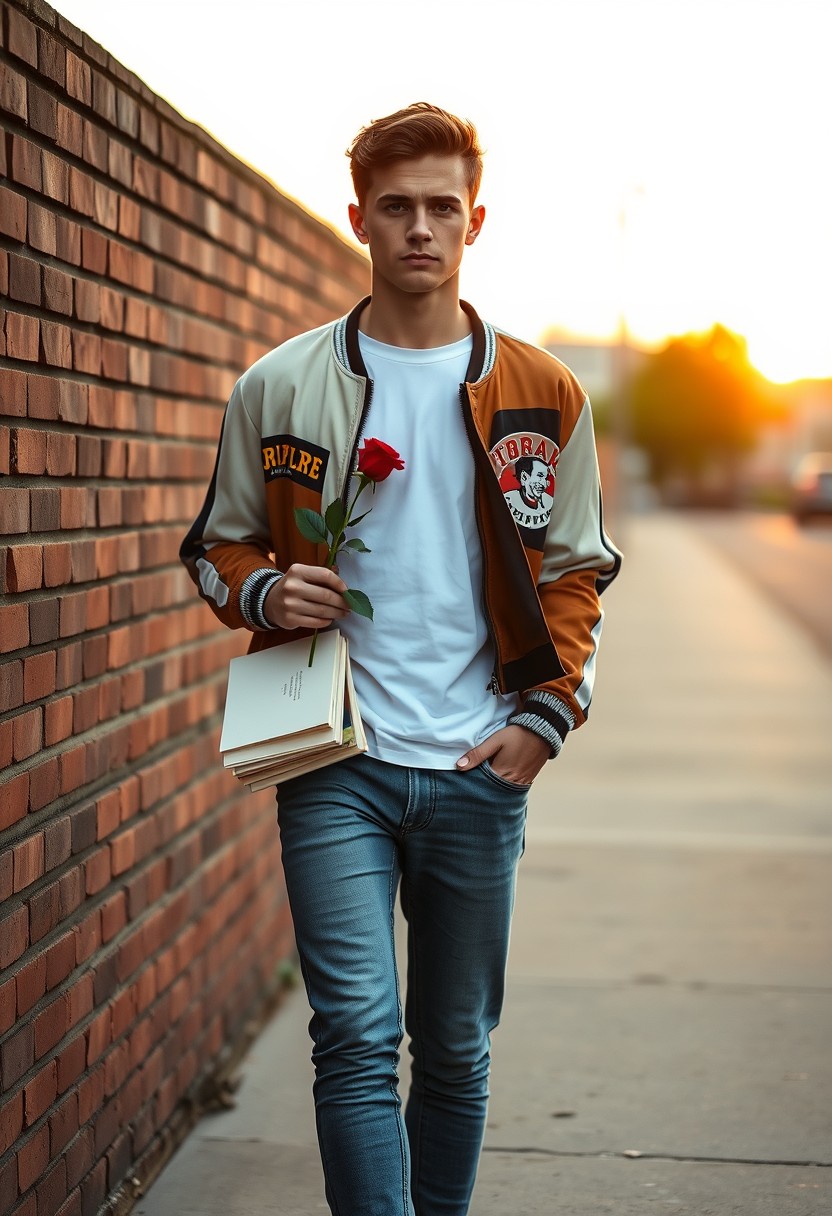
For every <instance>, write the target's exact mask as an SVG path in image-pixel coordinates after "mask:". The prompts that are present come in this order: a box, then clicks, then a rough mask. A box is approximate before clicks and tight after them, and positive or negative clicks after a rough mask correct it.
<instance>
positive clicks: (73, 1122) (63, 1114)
mask: <svg viewBox="0 0 832 1216" xmlns="http://www.w3.org/2000/svg"><path fill="white" fill-rule="evenodd" d="M77 1131H78V1095H77V1094H76V1093H71V1094H67V1096H66V1097H65V1098H64V1100H63V1102H61V1103H60V1105H59V1106H58V1107H56V1109H55V1111H54V1112H53V1113H52V1114H51V1115H50V1116H49V1151H50V1156H51V1158H52V1160H53V1161H54V1160H55V1158H56V1157H57V1156H58V1154H59V1153H61V1152H63V1150H64V1149H65V1148H66V1146H67V1145H68V1144H69V1142H70V1140H71V1139H72V1137H73V1136H74V1135H75V1134H76V1132H77Z"/></svg>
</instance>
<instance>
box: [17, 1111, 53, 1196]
mask: <svg viewBox="0 0 832 1216" xmlns="http://www.w3.org/2000/svg"><path fill="white" fill-rule="evenodd" d="M48 1165H49V1127H48V1125H47V1124H44V1125H43V1127H41V1128H40V1129H39V1130H38V1131H36V1132H35V1134H34V1136H32V1137H31V1139H30V1140H28V1141H27V1142H26V1143H25V1144H24V1145H23V1146H22V1147H21V1148H20V1149H18V1153H17V1170H18V1176H19V1180H20V1191H21V1194H25V1193H26V1191H28V1189H29V1187H30V1186H34V1184H35V1183H36V1182H37V1180H38V1179H39V1178H40V1177H41V1175H42V1174H43V1173H44V1172H45V1171H46V1168H47V1166H48Z"/></svg>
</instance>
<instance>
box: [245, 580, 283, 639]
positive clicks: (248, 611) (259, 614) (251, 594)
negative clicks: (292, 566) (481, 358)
mask: <svg viewBox="0 0 832 1216" xmlns="http://www.w3.org/2000/svg"><path fill="white" fill-rule="evenodd" d="M282 578H283V575H282V574H281V573H280V571H278V570H274V569H273V568H272V567H271V566H269V567H268V568H267V569H264V570H252V572H251V574H250V575H249V576H248V578H247V579H246V580H245V582H244V583H243V585H242V587H241V588H240V615H241V616H242V618H243V620H244V621H245V623H246V624H247V625H248V627H249V629H255V630H260V629H276V628H277V626H276V625H272V624H271V622H270V621H267V620H266V618H265V616H264V615H263V605H264V604H265V602H266V596H267V595H268V594H269V592H270V591H271V589H272V587H273V586H274V585H275V583H279V582H280V580H281V579H282Z"/></svg>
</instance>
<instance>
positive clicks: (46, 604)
mask: <svg viewBox="0 0 832 1216" xmlns="http://www.w3.org/2000/svg"><path fill="white" fill-rule="evenodd" d="M29 633H30V635H31V643H32V645H33V646H39V645H40V643H41V642H54V640H55V638H57V636H58V604H57V602H56V600H55V599H54V598H52V597H51V596H50V597H49V598H48V599H43V600H33V601H32V602H31V603H30V604H29Z"/></svg>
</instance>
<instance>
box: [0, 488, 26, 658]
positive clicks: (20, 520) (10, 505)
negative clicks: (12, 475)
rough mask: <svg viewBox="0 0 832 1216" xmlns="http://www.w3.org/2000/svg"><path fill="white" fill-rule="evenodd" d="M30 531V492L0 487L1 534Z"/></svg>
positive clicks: (9, 534)
mask: <svg viewBox="0 0 832 1216" xmlns="http://www.w3.org/2000/svg"><path fill="white" fill-rule="evenodd" d="M28 531H29V491H28V490H24V489H22V488H18V487H15V488H14V489H6V488H5V487H0V533H3V534H4V535H6V536H11V535H13V534H15V533H18V534H19V533H21V532H28ZM24 645H25V643H24Z"/></svg>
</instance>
